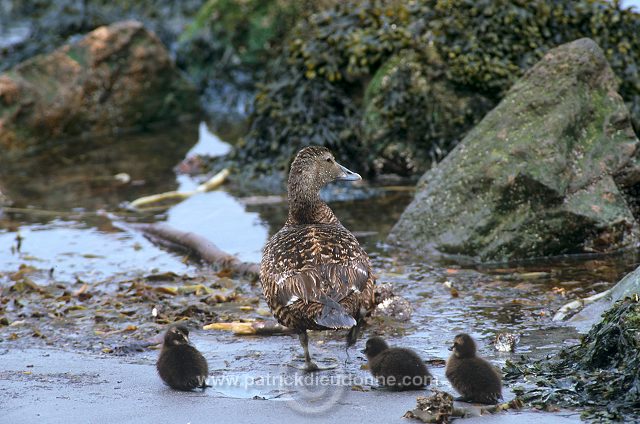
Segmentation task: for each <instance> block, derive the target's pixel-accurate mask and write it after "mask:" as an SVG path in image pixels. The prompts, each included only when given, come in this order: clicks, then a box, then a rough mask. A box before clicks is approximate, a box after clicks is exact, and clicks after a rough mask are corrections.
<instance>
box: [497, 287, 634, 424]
mask: <svg viewBox="0 0 640 424" xmlns="http://www.w3.org/2000/svg"><path fill="white" fill-rule="evenodd" d="M639 334H640V302H639V299H638V293H635V294H634V295H632V296H631V297H627V298H624V299H622V300H620V301H618V302H617V303H615V304H614V305H613V306H612V307H611V308H610V309H609V310H608V311H607V312H606V313H605V314H604V315H603V316H602V320H601V322H599V323H598V324H596V325H594V326H593V327H592V329H591V330H590V331H589V333H588V334H587V335H586V336H585V337H584V338H583V340H582V341H581V343H580V344H579V345H577V346H573V347H570V348H567V349H563V350H562V351H560V353H559V354H558V355H556V356H553V357H550V358H545V359H543V360H539V361H534V362H531V361H530V360H529V359H527V358H524V357H523V358H522V360H520V361H515V362H513V361H507V364H506V365H505V368H504V371H505V379H506V380H510V381H519V380H521V379H526V381H527V382H528V383H533V384H535V387H531V386H529V387H528V388H520V389H514V391H515V392H516V393H517V394H518V395H519V396H521V397H522V399H523V400H524V402H525V403H527V404H530V405H533V406H536V407H540V408H546V407H549V406H561V407H585V408H587V410H586V411H585V412H584V413H583V417H585V418H590V419H594V420H600V421H606V420H616V421H619V420H625V421H626V420H633V421H634V422H635V420H638V419H640V411H639V410H638V404H640V337H638V335H639Z"/></svg>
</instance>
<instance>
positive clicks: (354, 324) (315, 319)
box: [260, 146, 375, 371]
mask: <svg viewBox="0 0 640 424" xmlns="http://www.w3.org/2000/svg"><path fill="white" fill-rule="evenodd" d="M360 179H361V178H360V175H358V174H356V173H354V172H351V171H349V170H348V169H347V168H345V167H344V166H342V165H340V164H338V163H337V162H336V160H335V158H334V157H333V155H332V154H331V152H330V151H329V150H328V149H327V148H325V147H319V146H311V147H306V148H304V149H302V150H300V152H299V153H298V154H297V155H296V157H295V159H294V161H293V163H292V164H291V171H290V172H289V180H288V185H287V189H288V202H289V216H288V218H287V221H286V222H285V224H284V226H283V227H282V229H280V231H278V232H277V233H276V234H275V235H274V236H273V237H272V238H271V239H270V240H269V241H268V242H267V244H266V246H265V248H264V252H263V254H262V261H261V263H260V282H261V284H262V290H263V292H264V295H265V298H266V300H267V304H268V305H269V308H270V309H271V312H272V313H273V315H274V316H275V318H276V319H277V320H278V322H279V323H280V324H282V325H284V326H286V327H289V328H292V329H294V330H295V331H296V332H297V333H298V334H299V337H300V343H301V344H302V347H303V349H304V356H305V363H306V370H307V371H317V370H319V369H320V368H318V366H317V365H316V364H315V363H314V362H313V361H312V360H311V355H310V354H309V338H308V335H307V330H337V329H343V328H344V329H350V331H349V335H348V337H347V344H348V346H350V345H352V344H353V343H354V342H355V340H356V339H357V336H358V328H359V327H360V324H361V323H362V320H363V315H364V314H365V313H366V312H368V311H370V310H372V309H373V306H374V297H373V287H374V284H375V281H374V276H373V273H372V271H371V265H370V264H369V257H368V256H367V254H366V252H365V251H364V250H363V249H362V247H360V244H359V243H358V240H357V239H356V238H355V237H354V235H353V234H351V232H350V231H349V230H347V229H346V228H345V227H344V226H343V225H342V224H341V223H340V221H339V220H338V218H337V217H336V216H335V215H334V213H333V211H332V210H331V208H329V206H328V205H327V204H326V203H325V202H324V201H322V199H320V195H319V194H320V189H321V188H322V187H324V186H325V185H327V184H329V183H331V182H333V181H356V180H360Z"/></svg>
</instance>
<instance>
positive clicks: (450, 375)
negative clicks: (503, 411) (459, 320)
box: [445, 334, 502, 404]
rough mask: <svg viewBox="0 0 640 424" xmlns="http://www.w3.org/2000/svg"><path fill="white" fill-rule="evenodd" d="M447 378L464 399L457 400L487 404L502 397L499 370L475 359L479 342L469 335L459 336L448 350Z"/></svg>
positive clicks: (482, 360) (493, 402)
mask: <svg viewBox="0 0 640 424" xmlns="http://www.w3.org/2000/svg"><path fill="white" fill-rule="evenodd" d="M449 350H452V351H453V353H452V354H451V356H450V357H449V360H448V361H447V368H446V371H445V375H446V376H447V379H448V380H449V382H450V383H451V385H452V386H453V388H454V389H456V390H457V391H458V392H459V393H460V394H461V395H462V396H460V397H459V398H457V399H456V400H460V401H463V402H477V403H486V404H495V403H498V400H499V399H501V398H502V382H501V380H500V375H499V374H498V372H497V371H496V369H495V368H494V367H493V366H492V365H491V364H490V363H489V362H487V361H485V360H484V359H482V358H479V357H477V356H476V343H475V341H474V340H473V339H472V338H471V336H469V335H468V334H458V335H457V336H456V337H455V338H454V339H453V345H452V346H451V347H450V348H449Z"/></svg>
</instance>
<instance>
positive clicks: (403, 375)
mask: <svg viewBox="0 0 640 424" xmlns="http://www.w3.org/2000/svg"><path fill="white" fill-rule="evenodd" d="M362 353H364V354H366V355H367V359H368V360H369V369H370V370H371V374H373V376H374V377H376V379H377V380H378V383H380V385H382V386H385V387H389V388H390V389H393V390H418V389H421V388H423V387H424V386H427V385H429V384H430V383H431V374H430V373H429V371H428V370H427V366H426V365H425V364H424V362H423V361H422V359H420V357H419V356H418V354H416V353H415V352H414V351H413V350H411V349H405V348H400V347H392V348H390V347H389V345H387V342H385V341H384V340H383V339H382V337H371V338H370V339H369V340H367V345H366V348H365V349H364V350H363V351H362Z"/></svg>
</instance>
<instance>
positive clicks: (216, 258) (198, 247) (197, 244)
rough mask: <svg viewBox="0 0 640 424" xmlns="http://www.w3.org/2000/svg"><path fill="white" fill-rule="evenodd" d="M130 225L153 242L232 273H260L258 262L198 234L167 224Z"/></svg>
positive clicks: (252, 275) (255, 275)
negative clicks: (239, 256) (192, 255)
mask: <svg viewBox="0 0 640 424" xmlns="http://www.w3.org/2000/svg"><path fill="white" fill-rule="evenodd" d="M132 227H134V228H136V229H138V230H140V231H142V232H143V233H144V234H145V235H146V236H147V237H148V238H149V239H150V240H151V241H152V242H153V243H157V244H160V245H162V246H165V247H167V248H169V249H175V250H179V251H183V252H184V251H187V252H189V253H193V254H195V255H197V256H198V257H200V258H201V259H202V260H203V261H205V262H208V263H210V264H213V265H217V266H219V267H221V268H223V269H228V270H230V271H231V272H233V273H234V274H240V275H244V276H247V277H249V278H254V279H257V278H258V276H259V275H260V266H259V265H258V264H256V263H253V262H242V261H241V260H240V259H238V258H237V257H235V256H233V255H230V254H228V253H227V252H225V251H223V250H221V249H220V248H219V247H218V246H216V245H215V244H213V243H212V242H211V241H209V240H207V239H206V238H204V237H202V236H200V235H198V234H195V233H191V232H185V231H180V230H178V229H176V228H173V227H171V226H170V225H167V224H134V225H132Z"/></svg>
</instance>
